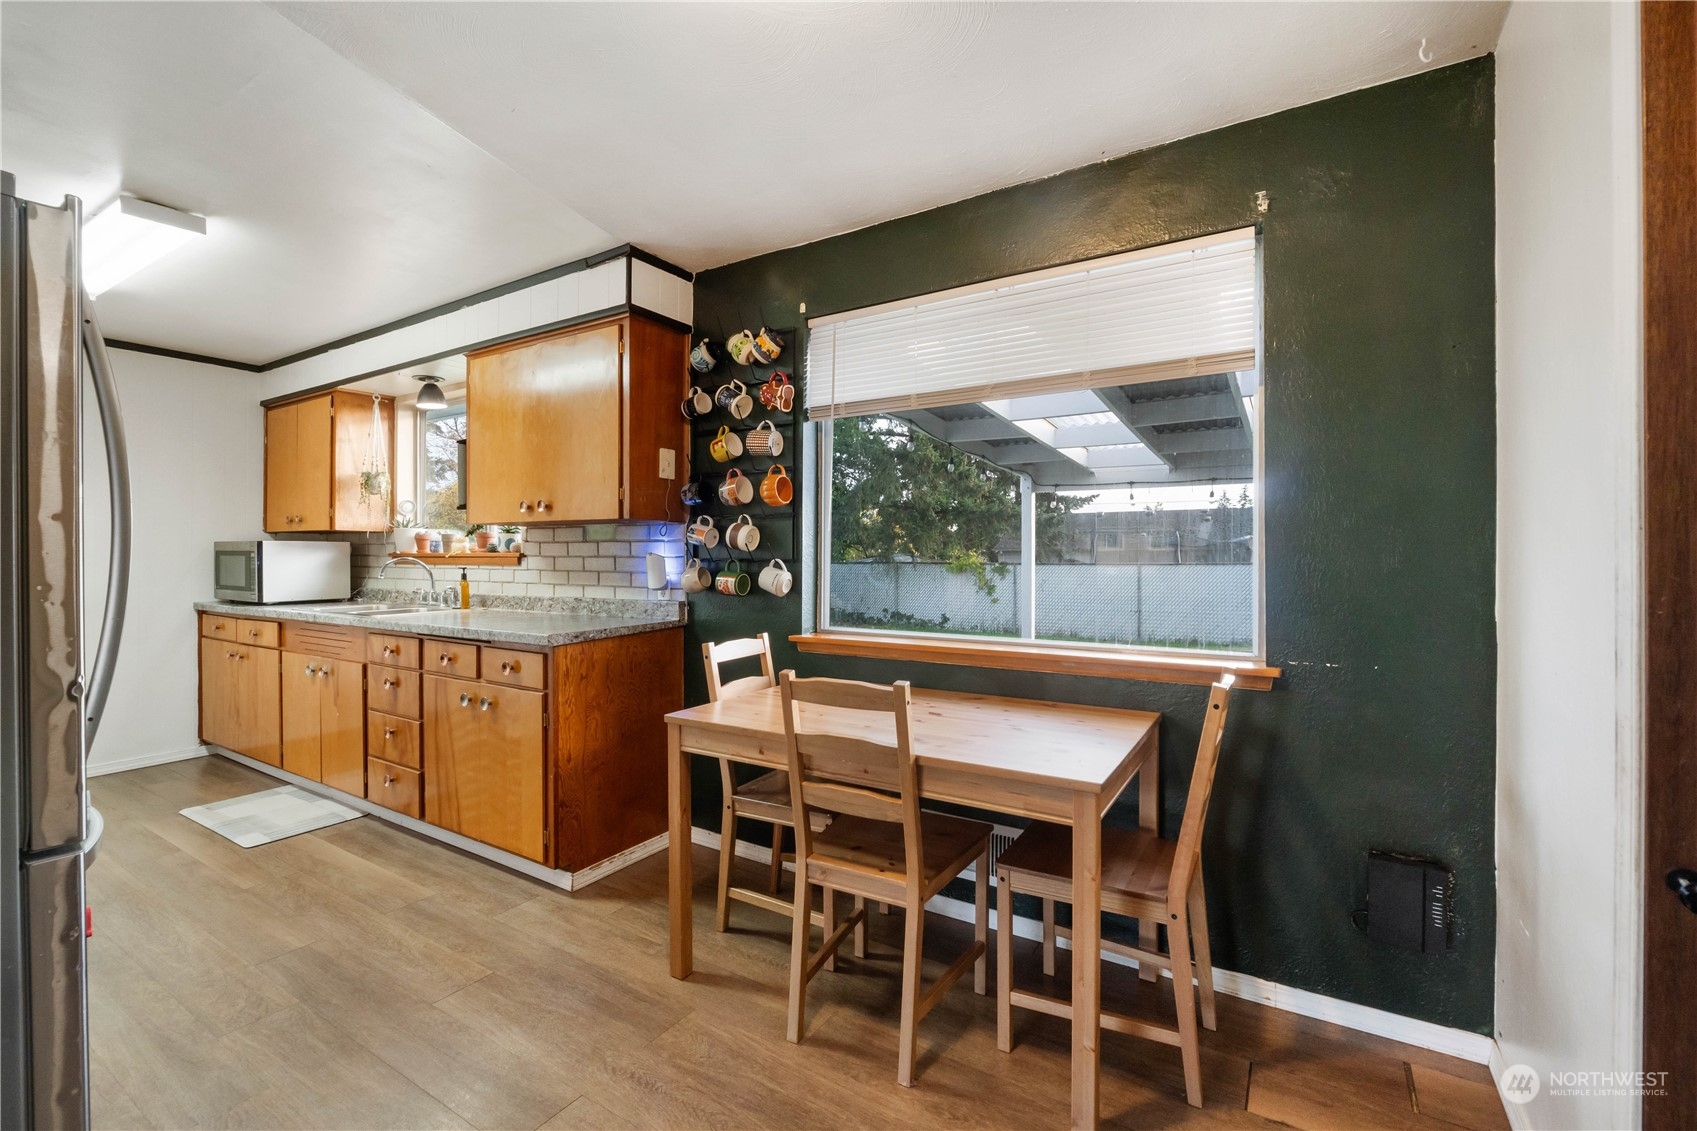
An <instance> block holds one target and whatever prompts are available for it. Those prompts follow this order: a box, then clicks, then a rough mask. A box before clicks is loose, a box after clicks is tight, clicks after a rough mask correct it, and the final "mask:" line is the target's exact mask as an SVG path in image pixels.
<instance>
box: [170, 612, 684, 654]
mask: <svg viewBox="0 0 1697 1131" xmlns="http://www.w3.org/2000/svg"><path fill="white" fill-rule="evenodd" d="M362 604H370V602H362V601H342V602H335V601H326V602H314V603H311V604H304V605H244V604H234V603H231V602H228V601H196V602H195V606H194V607H195V608H196V609H197V610H198V611H200V612H203V613H223V614H224V615H226V616H232V617H247V618H248V619H250V620H295V621H306V622H309V623H311V624H341V625H347V626H349V627H351V628H364V629H370V630H371V631H373V632H399V633H406V634H411V635H415V636H440V637H450V638H452V639H455V640H477V641H482V642H483V643H486V644H519V645H529V646H531V647H536V648H557V647H559V646H560V645H562V644H576V643H579V642H581V641H584V640H605V639H607V638H608V637H612V636H630V635H632V634H634V633H638V632H656V631H658V630H660V629H664V628H677V627H679V626H680V625H682V624H683V623H684V616H685V611H684V608H683V606H682V605H681V604H679V603H676V602H663V601H594V602H589V601H585V602H582V603H581V604H582V606H583V607H571V606H569V605H566V603H565V602H560V603H559V604H560V605H562V606H565V607H556V608H547V609H537V608H526V609H515V608H500V607H494V606H487V605H485V606H474V607H472V608H470V609H431V610H426V611H423V612H416V613H401V614H395V615H390V616H361V615H359V614H357V613H349V612H341V611H338V606H353V605H362Z"/></svg>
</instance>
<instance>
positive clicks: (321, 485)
mask: <svg viewBox="0 0 1697 1131" xmlns="http://www.w3.org/2000/svg"><path fill="white" fill-rule="evenodd" d="M296 410H297V411H296V413H295V462H294V467H293V469H292V470H291V475H292V477H293V479H294V488H293V498H294V513H296V514H298V515H300V516H301V520H300V521H299V522H297V523H296V524H295V529H296V530H333V529H335V526H334V523H333V522H332V521H331V515H330V503H331V498H332V494H331V483H332V480H333V477H334V461H335V445H334V444H333V443H332V439H331V428H332V421H331V417H330V398H329V397H328V396H322V397H313V398H312V399H311V400H309V401H302V402H301V403H300V404H299V405H297V406H296Z"/></svg>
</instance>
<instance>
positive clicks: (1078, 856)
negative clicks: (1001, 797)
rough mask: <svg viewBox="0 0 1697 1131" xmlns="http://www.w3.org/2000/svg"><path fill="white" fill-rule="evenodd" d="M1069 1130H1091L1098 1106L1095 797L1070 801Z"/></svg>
mask: <svg viewBox="0 0 1697 1131" xmlns="http://www.w3.org/2000/svg"><path fill="white" fill-rule="evenodd" d="M1072 896H1073V898H1072V1125H1073V1126H1074V1127H1075V1128H1094V1127H1095V1126H1096V1121H1097V1118H1098V1115H1099V1109H1100V1106H1101V1097H1100V1094H1099V1093H1100V1086H1099V1081H1098V1073H1099V1070H1100V1068H1101V1050H1100V1044H1101V1032H1102V1029H1101V1021H1102V816H1101V814H1100V813H1099V812H1098V811H1097V799H1096V797H1095V796H1094V795H1093V794H1087V793H1080V794H1078V795H1077V796H1076V797H1075V798H1074V799H1073V818H1072Z"/></svg>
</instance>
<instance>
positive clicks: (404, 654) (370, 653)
mask: <svg viewBox="0 0 1697 1131" xmlns="http://www.w3.org/2000/svg"><path fill="white" fill-rule="evenodd" d="M418 644H419V640H418V637H416V636H385V635H384V634H383V633H381V632H373V633H368V634H367V635H366V638H365V658H366V659H367V660H368V661H370V662H371V663H373V664H388V665H389V666H390V667H394V668H416V667H418Z"/></svg>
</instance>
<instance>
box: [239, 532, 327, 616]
mask: <svg viewBox="0 0 1697 1131" xmlns="http://www.w3.org/2000/svg"><path fill="white" fill-rule="evenodd" d="M351 551H352V547H351V546H350V545H349V544H348V543H346V542H266V541H254V542H214V543H213V544H212V595H213V596H214V597H216V598H218V600H220V601H245V602H248V603H251V604H256V605H275V604H279V603H281V602H284V601H340V600H344V599H345V598H347V597H348V596H349V595H350V594H352V592H353V587H352V584H351V579H352V576H353V574H352V569H351V560H352V559H351V556H350V554H351Z"/></svg>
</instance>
